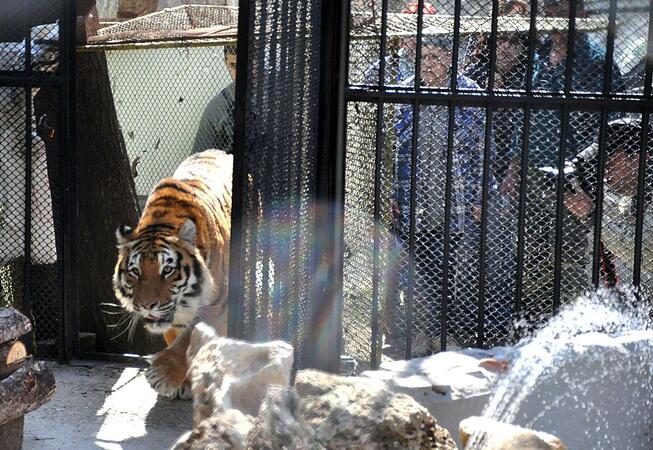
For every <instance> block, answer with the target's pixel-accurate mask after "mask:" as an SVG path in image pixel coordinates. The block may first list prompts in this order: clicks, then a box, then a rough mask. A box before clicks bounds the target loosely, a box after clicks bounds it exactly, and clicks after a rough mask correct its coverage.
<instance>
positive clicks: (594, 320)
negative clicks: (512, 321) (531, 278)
mask: <svg viewBox="0 0 653 450" xmlns="http://www.w3.org/2000/svg"><path fill="white" fill-rule="evenodd" d="M652 311H653V310H652V309H651V305H650V303H649V302H648V301H647V300H645V299H644V298H643V296H642V295H640V294H639V293H638V292H636V291H635V290H634V289H633V288H628V287H620V288H618V289H612V290H600V291H597V292H594V293H591V294H587V295H584V296H581V297H579V298H578V299H577V300H576V301H575V302H573V303H571V304H568V305H567V306H565V307H564V308H563V309H561V311H560V312H559V313H558V314H557V315H556V316H554V317H553V318H552V319H551V320H550V321H549V323H548V324H546V325H545V326H544V327H542V328H541V329H539V330H537V331H536V332H535V333H534V334H533V335H532V336H530V337H527V338H524V339H523V340H522V341H520V342H519V343H518V344H517V345H516V346H515V347H514V349H513V352H514V353H513V355H512V356H513V360H512V363H511V369H510V371H509V372H508V373H507V374H506V376H505V377H504V378H503V379H502V380H501V381H500V382H499V383H498V385H497V388H496V390H495V393H494V395H493V396H492V398H491V399H490V401H489V403H488V405H487V407H486V409H485V411H484V414H483V415H484V417H487V418H490V419H494V420H498V421H500V422H504V423H515V424H519V425H522V426H526V427H529V426H532V425H533V424H540V425H541V424H542V421H543V418H545V416H547V414H548V413H550V412H551V411H553V412H554V413H555V412H556V411H555V410H556V409H557V408H562V409H564V408H569V405H570V404H571V405H573V409H574V410H575V412H574V413H576V412H577V413H578V414H582V415H591V419H590V420H589V422H588V423H591V424H592V426H591V427H592V429H591V430H590V429H587V430H577V432H578V433H580V434H582V433H591V434H593V436H592V438H596V433H600V434H604V435H605V439H603V441H604V442H606V447H605V448H617V447H610V445H612V444H611V438H610V436H611V435H614V434H615V433H611V431H614V428H615V424H611V423H610V421H611V420H613V419H612V418H611V417H612V416H611V414H613V413H614V411H603V410H602V407H604V406H605V405H604V404H601V402H600V401H599V402H596V401H595V400H594V398H593V397H592V396H591V395H588V392H590V391H591V390H592V388H593V387H594V386H595V384H596V383H597V382H598V381H601V382H602V383H606V381H612V382H613V384H616V385H618V384H619V383H621V382H622V380H621V379H620V377H623V376H624V375H625V374H633V373H640V374H642V376H643V377H644V379H639V380H634V381H635V382H637V383H642V385H645V384H644V383H648V385H649V386H650V385H651V384H653V379H652V378H653V377H652V376H651V373H652V372H651V370H650V368H651V367H653V344H652V343H651V341H650V340H649V341H646V338H647V339H651V336H652V335H651V333H650V331H646V330H653V321H652V317H653V314H652ZM638 333H640V335H639V337H641V336H642V335H641V333H644V334H645V336H646V338H645V339H644V342H646V344H645V345H643V346H642V345H640V346H638V347H634V348H632V346H631V348H630V349H629V350H626V349H625V348H623V349H621V348H620V347H618V351H615V352H612V353H608V354H607V356H606V354H605V353H600V354H596V355H593V354H592V353H591V352H589V353H590V354H588V352H585V353H582V352H583V350H582V349H581V350H579V347H582V348H583V349H584V348H592V346H595V345H601V344H602V343H603V342H605V344H606V345H613V344H612V343H613V342H614V341H613V338H615V337H620V339H622V341H623V340H624V339H625V341H626V342H631V341H632V342H639V340H638V339H639V337H638ZM629 336H631V337H632V339H630V338H629ZM620 342H621V341H620ZM621 351H623V352H626V351H629V352H630V354H629V356H628V357H624V355H623V354H621V355H620V352H621ZM579 352H581V353H579ZM579 354H582V358H579V356H578V355H579ZM633 365H636V366H637V367H632V366H633ZM640 368H641V370H640ZM588 372H589V373H594V376H591V377H586V376H584V377H579V376H577V375H578V374H579V373H583V374H586V373H588ZM552 380H553V382H555V384H556V385H555V386H551V385H546V386H544V388H545V390H546V392H548V393H553V394H552V395H546V396H542V398H540V399H537V398H536V399H534V398H533V393H534V391H537V392H542V386H543V384H544V383H552ZM651 390H652V391H653V388H652V389H651ZM631 391H632V390H631ZM605 395H619V393H606V394H605ZM651 397H653V395H651V396H648V398H647V399H640V400H641V402H639V403H640V404H645V405H648V408H647V409H648V411H641V410H639V408H636V409H637V410H634V411H630V410H628V409H627V408H625V409H624V411H625V412H624V414H625V415H630V414H632V417H625V418H623V420H620V424H619V425H616V426H619V427H622V425H623V424H624V423H625V424H627V425H625V426H627V427H629V426H632V427H633V429H637V427H636V426H635V425H637V426H639V425H638V424H642V423H643V424H646V423H647V421H648V423H649V424H650V425H653V422H651V421H652V420H653V413H652V412H651V411H652V410H653V405H652V404H651V403H652V401H651ZM537 401H541V403H540V404H538V405H537V408H538V409H539V413H536V414H534V415H533V414H531V415H530V416H528V417H525V416H524V414H523V411H524V406H525V405H524V403H525V402H530V404H529V405H528V408H530V410H532V409H533V408H532V405H533V402H537ZM645 409H646V408H645ZM553 415H555V414H553ZM547 420H548V419H547ZM550 426H551V427H552V428H556V427H558V429H564V424H553V423H551V424H550ZM611 428H612V429H611ZM542 431H555V430H549V429H544V430H542ZM588 436H589V434H588ZM485 444H486V442H485V437H484V436H472V439H471V440H470V444H469V445H468V447H467V448H472V449H481V448H485ZM623 448H626V447H623Z"/></svg>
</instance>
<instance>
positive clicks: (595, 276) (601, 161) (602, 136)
mask: <svg viewBox="0 0 653 450" xmlns="http://www.w3.org/2000/svg"><path fill="white" fill-rule="evenodd" d="M606 79H607V78H604V80H606ZM604 89H605V85H604ZM604 92H605V91H604ZM607 129H608V111H607V109H606V108H603V109H602V110H601V122H600V126H599V141H598V144H599V149H598V167H597V175H596V177H597V178H596V180H597V183H598V184H597V186H596V200H595V204H594V244H593V247H592V252H593V253H592V285H593V286H594V287H595V288H598V287H599V283H600V280H599V278H600V267H601V266H600V256H601V255H600V254H599V253H600V250H601V226H602V223H603V177H604V175H605V150H606V149H605V147H606V134H607Z"/></svg>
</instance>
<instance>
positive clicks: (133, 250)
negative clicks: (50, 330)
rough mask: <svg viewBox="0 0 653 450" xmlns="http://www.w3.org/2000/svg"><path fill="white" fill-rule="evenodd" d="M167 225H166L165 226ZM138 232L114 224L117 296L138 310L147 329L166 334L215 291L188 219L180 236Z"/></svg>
mask: <svg viewBox="0 0 653 450" xmlns="http://www.w3.org/2000/svg"><path fill="white" fill-rule="evenodd" d="M164 228H165V227H164ZM156 231H157V232H156V233H154V232H151V233H150V232H147V231H142V232H140V233H136V232H135V231H133V230H132V229H131V228H129V227H127V226H122V227H120V228H118V230H117V232H116V237H117V240H118V250H119V255H118V263H117V264H116V269H115V272H114V276H113V287H114V291H115V294H116V297H117V298H118V300H119V301H120V302H121V304H122V306H123V307H124V308H125V309H127V310H128V311H130V312H134V313H137V314H138V315H139V316H140V317H141V318H142V320H143V322H144V324H145V328H146V329H147V330H148V331H150V332H152V333H164V332H166V331H167V330H169V329H170V328H171V327H173V326H185V325H187V324H189V323H191V322H192V320H193V319H194V318H195V317H196V316H197V313H198V310H199V308H201V307H202V306H205V305H208V304H209V302H210V300H211V298H212V296H213V291H214V286H213V281H212V277H211V273H210V271H209V269H208V267H207V265H206V263H205V261H204V259H203V258H202V256H201V255H200V253H199V251H198V249H197V248H196V247H195V245H194V239H195V225H194V224H193V222H192V221H191V220H188V221H186V223H184V224H183V225H182V227H181V229H180V231H179V234H178V235H175V234H172V233H165V232H162V231H161V228H160V227H159V228H157V230H156Z"/></svg>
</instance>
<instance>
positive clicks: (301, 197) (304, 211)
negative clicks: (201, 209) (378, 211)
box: [239, 0, 320, 365]
mask: <svg viewBox="0 0 653 450" xmlns="http://www.w3.org/2000/svg"><path fill="white" fill-rule="evenodd" d="M248 13H249V24H250V29H249V39H250V43H249V49H248V53H249V60H248V68H247V70H248V78H247V104H246V123H247V127H246V130H245V148H244V151H245V154H244V158H245V174H246V175H245V176H246V177H248V180H249V181H248V183H246V186H245V192H244V195H245V200H246V201H245V205H244V209H245V211H244V221H245V222H244V223H245V227H244V235H243V259H242V263H241V264H242V265H241V267H242V268H243V271H242V274H241V280H240V283H239V285H241V286H243V292H242V293H239V294H240V295H242V297H241V298H242V302H243V305H244V319H245V320H244V322H245V323H244V335H245V337H248V338H250V339H270V338H282V339H285V340H288V341H291V342H293V343H294V344H295V347H296V352H297V353H296V354H297V355H298V356H300V357H301V354H302V349H303V344H304V342H305V339H304V338H305V334H304V333H305V332H306V326H307V324H308V318H309V314H310V312H309V311H310V310H309V308H310V305H311V301H312V289H313V279H312V272H313V244H314V242H313V236H314V226H315V223H314V218H315V214H316V211H315V192H316V147H317V120H316V119H317V107H318V101H317V100H318V95H319V91H318V82H319V78H318V69H319V56H320V46H319V43H320V34H319V33H320V2H318V1H309V2H268V1H265V0H260V1H256V2H251V6H250V11H248ZM303 363H304V362H302V361H301V360H296V364H298V365H301V364H303Z"/></svg>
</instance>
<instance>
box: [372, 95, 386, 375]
mask: <svg viewBox="0 0 653 450" xmlns="http://www.w3.org/2000/svg"><path fill="white" fill-rule="evenodd" d="M384 106H385V105H384V104H383V101H381V100H379V102H378V104H377V110H376V140H375V144H376V145H375V155H374V262H373V267H374V268H373V273H372V324H371V325H372V343H371V344H372V348H371V355H370V364H371V366H372V369H376V368H378V366H379V363H380V358H379V355H378V350H379V339H380V335H379V278H380V277H379V265H380V248H379V246H380V242H379V241H380V236H379V235H380V230H379V227H380V224H379V220H380V216H381V158H382V156H383V153H382V151H381V149H383V148H385V135H384V133H383V117H384V114H383V113H384V109H385V108H384Z"/></svg>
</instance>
